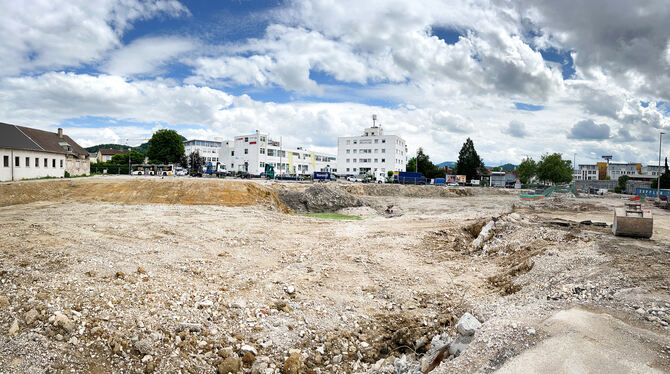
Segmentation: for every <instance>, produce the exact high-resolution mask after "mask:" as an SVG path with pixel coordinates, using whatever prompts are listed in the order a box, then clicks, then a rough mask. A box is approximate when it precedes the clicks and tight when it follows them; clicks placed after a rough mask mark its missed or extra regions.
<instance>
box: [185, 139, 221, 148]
mask: <svg viewBox="0 0 670 374" xmlns="http://www.w3.org/2000/svg"><path fill="white" fill-rule="evenodd" d="M189 145H197V146H201V147H221V143H219V142H202V141H200V140H195V141H190V142H186V146H189Z"/></svg>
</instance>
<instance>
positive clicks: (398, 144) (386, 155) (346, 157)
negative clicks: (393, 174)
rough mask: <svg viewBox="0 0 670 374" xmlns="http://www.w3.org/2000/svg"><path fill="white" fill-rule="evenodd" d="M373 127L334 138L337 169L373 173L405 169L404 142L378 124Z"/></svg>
mask: <svg viewBox="0 0 670 374" xmlns="http://www.w3.org/2000/svg"><path fill="white" fill-rule="evenodd" d="M375 120H376V117H373V124H372V127H368V128H366V129H365V130H364V131H363V134H362V135H360V136H344V137H339V138H338V139H337V170H338V173H339V174H340V175H349V174H353V175H357V174H368V173H369V174H376V173H377V172H381V173H384V174H385V173H387V172H388V171H405V168H406V166H407V143H406V142H405V140H403V139H402V138H401V137H399V136H396V135H385V134H384V130H383V129H382V128H381V126H376V125H375V122H374V121H375Z"/></svg>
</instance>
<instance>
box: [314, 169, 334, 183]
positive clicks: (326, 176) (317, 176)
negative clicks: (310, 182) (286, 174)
mask: <svg viewBox="0 0 670 374" xmlns="http://www.w3.org/2000/svg"><path fill="white" fill-rule="evenodd" d="M332 177H333V176H332V175H331V174H330V172H329V171H315V172H314V174H313V176H312V179H314V180H315V181H329V180H331V179H332Z"/></svg>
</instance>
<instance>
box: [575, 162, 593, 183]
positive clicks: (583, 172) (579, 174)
mask: <svg viewBox="0 0 670 374" xmlns="http://www.w3.org/2000/svg"><path fill="white" fill-rule="evenodd" d="M573 178H574V179H577V180H583V181H595V180H598V165H595V164H593V165H591V164H580V165H579V169H577V170H576V171H575V173H574V174H573Z"/></svg>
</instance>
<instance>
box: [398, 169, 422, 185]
mask: <svg viewBox="0 0 670 374" xmlns="http://www.w3.org/2000/svg"><path fill="white" fill-rule="evenodd" d="M393 181H394V182H396V183H401V184H426V177H424V176H423V174H421V173H414V172H409V171H400V172H398V174H395V175H394V176H393Z"/></svg>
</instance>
